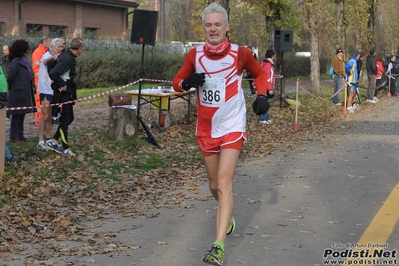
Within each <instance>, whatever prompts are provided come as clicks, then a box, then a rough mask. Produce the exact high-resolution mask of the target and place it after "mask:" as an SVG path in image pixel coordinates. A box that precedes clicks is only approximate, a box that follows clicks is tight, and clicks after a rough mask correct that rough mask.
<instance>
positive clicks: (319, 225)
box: [6, 98, 399, 266]
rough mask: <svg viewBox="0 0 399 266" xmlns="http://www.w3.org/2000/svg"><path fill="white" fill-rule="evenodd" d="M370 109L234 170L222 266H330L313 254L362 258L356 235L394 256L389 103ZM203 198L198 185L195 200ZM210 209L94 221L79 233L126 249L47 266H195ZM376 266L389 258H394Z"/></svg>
mask: <svg viewBox="0 0 399 266" xmlns="http://www.w3.org/2000/svg"><path fill="white" fill-rule="evenodd" d="M378 106H379V108H374V109H373V110H375V111H372V112H366V111H363V112H362V111H360V112H358V113H355V114H353V115H348V116H347V117H346V118H344V119H343V120H342V121H341V122H337V125H336V126H337V127H340V128H341V129H344V131H345V134H344V135H327V136H320V137H321V139H322V140H321V141H313V142H306V143H297V144H295V145H291V148H290V149H287V148H286V147H284V148H282V149H281V151H278V152H276V153H275V154H273V155H270V156H268V157H266V158H263V159H257V160H247V161H245V162H241V163H240V165H239V167H238V169H237V174H236V182H235V210H234V216H235V219H236V222H237V228H236V230H235V232H234V235H231V236H229V237H228V238H227V243H226V262H225V265H226V266H240V265H248V266H264V265H278V266H291V265H296V266H314V265H333V264H325V263H323V253H324V252H326V250H327V252H329V251H330V252H335V253H334V254H336V255H337V256H338V257H339V256H340V255H341V254H340V252H343V251H345V248H343V246H344V245H348V244H349V245H353V246H358V247H361V250H363V252H366V251H367V249H370V248H368V247H367V248H366V247H363V248H362V246H361V245H360V244H357V243H358V241H359V239H360V238H361V237H362V236H363V239H367V241H368V242H367V243H369V244H384V245H386V246H385V247H384V248H383V250H384V251H387V252H391V251H392V250H395V249H398V247H399V238H398V235H399V234H398V233H399V231H398V230H399V227H398V225H397V224H396V222H397V219H398V216H399V214H398V212H399V208H397V207H396V206H398V205H399V202H398V201H399V197H398V196H397V194H399V192H398V191H399V187H397V188H396V189H395V187H396V186H397V185H398V182H399V181H398V172H399V171H398V166H399V155H398V152H399V136H398V133H399V119H398V118H399V99H397V98H390V99H388V98H385V99H382V100H381V102H380V103H378ZM299 134H300V133H299ZM392 191H394V192H393V196H394V197H393V198H392V197H391V198H390V200H387V199H388V196H389V195H390V194H391V192H392ZM208 195H209V191H208V188H207V186H206V185H204V186H203V187H201V190H200V192H199V194H198V196H199V197H200V196H208ZM392 199H393V200H392ZM215 206H216V202H215V201H213V200H208V201H190V202H188V204H187V205H185V207H182V208H174V209H170V210H167V209H162V210H160V216H159V217H157V218H151V219H144V218H137V219H132V218H122V217H116V216H112V217H109V219H106V220H104V221H101V223H98V221H97V222H96V223H95V224H92V225H88V226H89V227H91V230H95V231H99V232H102V233H108V234H110V238H109V243H110V245H109V246H110V249H112V248H115V246H113V245H112V243H117V242H122V243H123V244H122V245H121V244H118V245H117V247H119V248H120V247H123V248H122V249H126V250H120V251H119V252H112V253H107V254H93V255H90V256H81V257H73V258H71V257H64V258H54V263H53V265H104V266H105V265H146V266H172V265H173V266H180V265H190V266H196V265H204V264H203V263H202V261H201V259H202V256H203V254H204V252H205V251H206V250H207V249H209V248H210V245H211V243H212V242H213V241H214V233H213V232H214V231H215V214H216V211H215V209H214V207H215ZM384 206H385V207H387V208H385V209H383V211H382V212H379V210H380V209H381V208H382V207H384ZM392 206H394V207H392ZM377 213H379V214H381V217H383V218H382V219H381V218H379V219H377V218H376V219H374V220H373V218H374V217H376V215H377ZM372 221H373V223H372ZM384 237H385V238H384ZM384 239H386V241H384V242H383V243H381V241H383V240H384ZM65 245H66V247H68V248H70V247H71V246H73V245H74V244H73V243H65ZM368 259H369V260H370V259H371V257H369V258H368ZM385 259H396V254H395V252H392V253H387V256H386V258H385ZM55 261H58V262H59V263H56V262H55ZM62 261H64V262H70V263H72V264H67V263H65V264H63V263H62ZM352 263H353V264H354V262H352ZM6 265H21V264H13V263H9V264H6ZM355 265H374V264H359V263H358V264H355ZM387 265H398V264H396V263H395V262H394V261H392V263H389V264H387Z"/></svg>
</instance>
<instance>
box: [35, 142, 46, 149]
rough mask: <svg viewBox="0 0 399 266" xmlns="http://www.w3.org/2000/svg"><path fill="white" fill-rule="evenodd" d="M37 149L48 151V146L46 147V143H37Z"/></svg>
mask: <svg viewBox="0 0 399 266" xmlns="http://www.w3.org/2000/svg"><path fill="white" fill-rule="evenodd" d="M37 147H38V148H39V149H41V150H46V149H47V145H46V143H44V142H43V143H40V142H39V143H37Z"/></svg>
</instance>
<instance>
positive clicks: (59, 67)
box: [49, 54, 73, 87]
mask: <svg viewBox="0 0 399 266" xmlns="http://www.w3.org/2000/svg"><path fill="white" fill-rule="evenodd" d="M72 65H73V62H72V60H70V58H69V57H68V56H67V55H66V54H61V55H60V56H59V57H58V60H57V64H56V65H55V67H54V68H53V69H51V70H50V72H49V76H50V78H51V79H52V80H53V81H54V83H55V84H56V85H58V86H59V87H63V86H65V81H64V80H63V79H62V78H61V75H63V74H64V73H66V72H67V71H68V70H70V69H71V67H72Z"/></svg>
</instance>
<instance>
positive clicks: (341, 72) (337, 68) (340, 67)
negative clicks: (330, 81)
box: [332, 49, 345, 105]
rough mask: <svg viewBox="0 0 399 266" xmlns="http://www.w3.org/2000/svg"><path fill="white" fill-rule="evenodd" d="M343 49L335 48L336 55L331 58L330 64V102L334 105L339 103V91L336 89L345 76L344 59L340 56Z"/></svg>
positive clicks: (340, 85) (338, 88)
mask: <svg viewBox="0 0 399 266" xmlns="http://www.w3.org/2000/svg"><path fill="white" fill-rule="evenodd" d="M343 54H344V51H343V50H342V49H337V51H336V55H335V56H334V58H333V60H332V66H333V68H334V82H335V87H334V97H333V98H332V102H333V104H334V105H341V103H340V102H339V93H338V91H339V90H340V89H341V87H342V79H343V78H344V77H345V69H344V61H343V59H342V56H343Z"/></svg>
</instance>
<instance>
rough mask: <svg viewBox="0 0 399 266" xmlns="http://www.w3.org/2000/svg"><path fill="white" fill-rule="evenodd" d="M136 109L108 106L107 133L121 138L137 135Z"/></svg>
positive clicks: (118, 138)
mask: <svg viewBox="0 0 399 266" xmlns="http://www.w3.org/2000/svg"><path fill="white" fill-rule="evenodd" d="M137 125H138V123H137V116H136V109H130V108H124V107H118V108H115V107H110V108H109V125H108V134H109V135H111V136H113V137H114V138H116V139H117V140H122V139H125V138H135V137H137V136H138V129H137Z"/></svg>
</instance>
